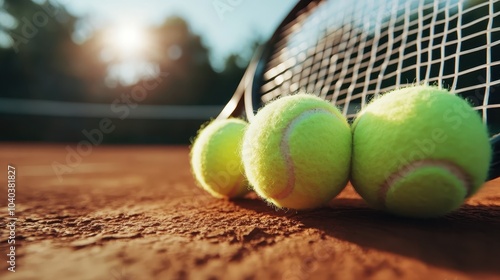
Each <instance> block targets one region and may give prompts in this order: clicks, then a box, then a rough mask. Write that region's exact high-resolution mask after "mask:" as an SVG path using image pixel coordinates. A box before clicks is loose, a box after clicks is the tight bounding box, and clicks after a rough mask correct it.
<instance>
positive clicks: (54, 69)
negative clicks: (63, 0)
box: [0, 0, 85, 101]
mask: <svg viewBox="0 0 500 280" xmlns="http://www.w3.org/2000/svg"><path fill="white" fill-rule="evenodd" d="M4 9H5V11H7V12H8V13H9V14H10V15H12V16H13V17H14V18H15V19H16V26H15V27H14V28H12V29H10V30H6V32H7V33H8V34H9V36H10V38H11V42H12V46H11V48H8V49H0V84H2V89H1V91H0V96H2V97H16V98H34V99H58V100H72V101H78V100H79V101H81V100H85V94H84V83H83V81H82V80H81V79H80V77H79V76H78V75H77V74H78V73H75V71H74V70H75V69H74V64H73V63H72V62H73V61H74V58H75V57H74V55H75V52H77V49H78V48H79V47H78V46H77V45H76V44H75V43H73V41H72V40H71V33H72V31H73V25H74V23H75V18H74V17H72V16H70V15H69V14H68V13H67V12H66V11H65V10H64V9H63V8H62V7H60V6H54V5H52V4H51V3H50V2H48V1H46V2H43V3H42V4H37V3H35V2H32V1H15V0H6V1H5V3H4Z"/></svg>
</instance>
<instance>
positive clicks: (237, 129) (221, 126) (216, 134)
mask: <svg viewBox="0 0 500 280" xmlns="http://www.w3.org/2000/svg"><path fill="white" fill-rule="evenodd" d="M246 127H247V123H246V122H245V121H243V120H239V119H228V120H216V121H213V122H212V123H210V124H209V125H208V126H206V127H205V128H203V129H201V130H200V132H199V134H198V136H197V138H196V140H195V142H194V144H193V146H192V148H191V168H192V170H193V173H194V176H195V178H196V180H197V181H198V183H199V184H200V185H201V187H202V188H203V189H205V190H206V191H208V192H209V193H210V194H212V195H213V196H215V197H218V198H233V197H240V196H243V195H245V194H246V193H247V192H248V183H247V180H246V179H245V176H244V172H243V164H242V162H241V156H240V154H241V143H242V140H243V133H244V131H245V129H246Z"/></svg>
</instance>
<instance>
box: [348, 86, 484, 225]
mask: <svg viewBox="0 0 500 280" xmlns="http://www.w3.org/2000/svg"><path fill="white" fill-rule="evenodd" d="M352 130H353V159H352V179H351V181H352V183H353V186H354V188H355V189H356V190H357V192H358V193H359V194H360V195H361V196H362V197H363V198H364V199H365V201H366V202H367V203H368V204H370V205H371V206H373V207H375V208H378V209H383V210H386V211H388V212H391V213H393V214H396V215H400V216H409V217H420V218H426V217H438V216H442V215H445V214H447V213H449V212H451V211H453V210H455V209H457V208H459V207H460V206H461V204H462V203H463V202H464V200H465V199H466V198H467V197H469V196H471V195H472V194H474V193H475V192H476V191H477V190H478V189H479V188H480V186H481V185H482V184H483V183H484V181H485V180H486V178H487V173H488V168H489V163H490V160H491V147H490V145H489V140H488V132H487V129H486V126H485V125H484V124H483V122H482V121H481V118H480V116H479V114H478V112H476V111H474V110H473V108H472V107H471V106H470V105H469V104H468V103H467V101H465V100H463V99H462V98H460V97H458V96H456V95H453V94H450V92H448V91H447V90H444V89H440V88H438V87H433V86H425V85H421V86H411V87H406V88H402V89H398V90H395V91H392V92H389V93H387V94H385V95H383V96H382V97H380V98H378V99H376V100H375V101H374V102H372V103H371V104H369V105H368V106H367V107H366V109H365V110H364V111H362V112H361V113H360V115H359V116H358V117H357V119H356V120H355V122H354V123H353V126H352Z"/></svg>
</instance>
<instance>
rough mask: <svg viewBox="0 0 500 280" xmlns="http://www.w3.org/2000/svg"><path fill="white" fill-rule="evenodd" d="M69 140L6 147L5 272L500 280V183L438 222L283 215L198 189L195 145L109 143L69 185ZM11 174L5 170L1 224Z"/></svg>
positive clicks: (354, 205)
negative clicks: (57, 168) (61, 167)
mask: <svg viewBox="0 0 500 280" xmlns="http://www.w3.org/2000/svg"><path fill="white" fill-rule="evenodd" d="M66 155H67V151H66V150H65V146H64V145H62V146H40V145H7V144H3V145H0V170H6V169H7V163H12V164H14V165H15V166H16V168H17V197H16V199H17V200H16V202H17V206H16V211H17V212H16V214H17V217H18V218H19V220H18V223H17V227H16V235H17V236H16V245H17V251H16V253H17V259H16V272H15V273H11V272H9V271H7V267H8V264H7V262H6V261H7V256H6V254H7V252H8V251H7V248H8V245H7V238H8V232H7V230H6V229H5V228H4V229H3V230H2V231H1V236H0V237H1V238H0V240H1V242H0V244H1V255H0V259H2V261H1V262H0V263H1V266H0V268H1V271H0V278H1V279H23V280H28V279H112V280H124V279H442V280H445V279H446V280H459V279H500V181H499V180H497V181H494V182H490V183H488V184H487V185H486V186H485V187H484V188H483V190H482V191H481V192H480V193H479V194H478V195H477V196H475V197H474V198H472V199H470V200H469V201H468V202H467V204H466V205H465V206H464V207H463V208H462V209H461V210H459V211H458V212H456V213H454V214H451V215H449V216H447V217H445V218H441V219H434V220H411V219H402V218H395V217H392V216H389V215H386V214H383V213H381V212H378V211H375V210H371V209H369V208H368V207H367V206H365V204H364V202H363V201H362V200H361V199H360V198H359V197H358V196H357V195H356V194H355V193H354V191H353V190H352V188H351V187H348V188H347V189H346V190H345V191H344V192H343V193H342V194H341V195H340V196H339V197H337V198H336V199H334V200H333V201H332V202H331V205H330V207H329V208H323V209H318V210H314V211H309V212H295V211H288V212H284V211H276V210H275V209H273V208H270V207H268V206H267V205H266V204H265V203H264V202H262V201H261V200H260V199H258V198H257V197H256V196H255V195H250V197H248V198H246V199H243V200H238V201H225V200H218V199H215V198H212V197H210V196H209V195H207V194H205V193H204V192H203V191H201V190H200V189H198V188H197V187H196V186H195V183H194V181H193V178H192V176H191V174H190V169H189V162H188V148H187V147H99V148H94V150H93V151H92V153H91V154H90V155H89V156H86V157H84V158H83V160H82V162H81V163H80V164H79V165H78V167H76V168H75V169H74V171H73V172H72V173H71V174H66V175H64V176H63V180H62V181H59V180H58V179H57V177H56V176H55V173H54V172H53V170H52V167H51V165H52V163H53V161H58V162H60V163H64V162H65V157H66ZM6 173H7V172H6V171H3V172H1V173H0V182H1V183H2V192H1V194H0V195H1V196H0V198H1V197H3V198H1V199H0V207H1V209H2V210H1V212H0V213H1V215H0V216H1V217H2V220H3V222H2V226H4V225H5V222H6V218H7V217H8V216H7V206H6V205H7V189H6V187H5V185H6V184H5V182H6V180H7V179H6V176H7V174H6Z"/></svg>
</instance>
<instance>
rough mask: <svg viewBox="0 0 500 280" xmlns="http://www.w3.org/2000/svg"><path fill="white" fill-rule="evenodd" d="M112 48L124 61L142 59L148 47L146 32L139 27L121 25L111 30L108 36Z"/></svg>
mask: <svg viewBox="0 0 500 280" xmlns="http://www.w3.org/2000/svg"><path fill="white" fill-rule="evenodd" d="M108 40H109V44H110V47H112V49H113V50H114V51H116V52H117V53H118V54H119V55H120V57H121V58H122V59H127V58H134V57H140V56H141V54H144V51H145V50H146V46H147V38H146V35H145V30H144V29H142V28H141V27H140V26H139V25H133V24H126V25H120V26H117V27H115V28H113V29H111V30H110V33H109V36H108Z"/></svg>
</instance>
